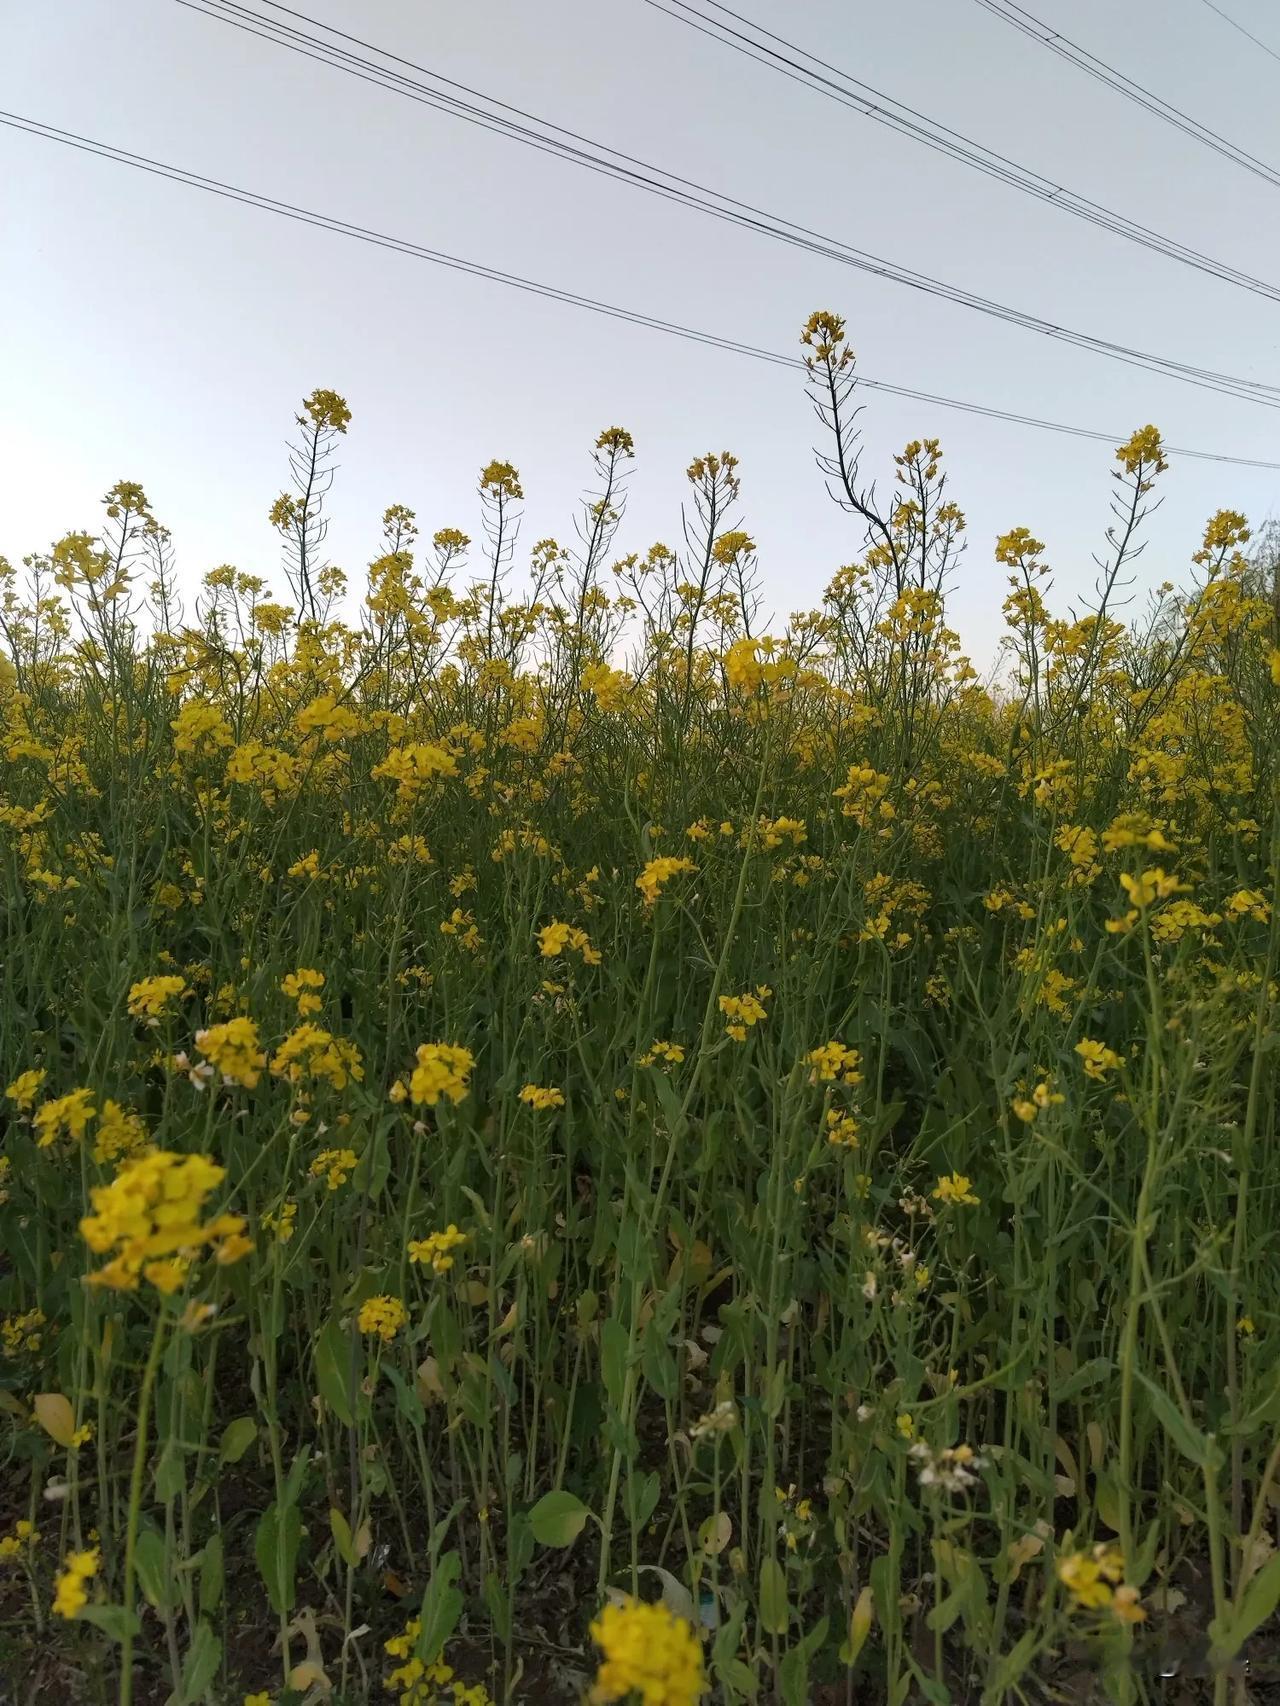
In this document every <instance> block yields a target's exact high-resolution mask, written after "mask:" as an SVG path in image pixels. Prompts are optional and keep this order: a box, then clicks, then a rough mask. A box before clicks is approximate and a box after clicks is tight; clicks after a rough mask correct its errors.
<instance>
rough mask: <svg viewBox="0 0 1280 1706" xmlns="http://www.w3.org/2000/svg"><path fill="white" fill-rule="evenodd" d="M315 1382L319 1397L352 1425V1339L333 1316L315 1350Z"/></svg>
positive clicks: (341, 1420) (348, 1424) (343, 1422)
mask: <svg viewBox="0 0 1280 1706" xmlns="http://www.w3.org/2000/svg"><path fill="white" fill-rule="evenodd" d="M315 1369H316V1385H317V1386H318V1387H319V1388H320V1396H321V1397H322V1398H323V1399H324V1401H325V1403H326V1404H327V1405H328V1406H329V1408H330V1409H331V1410H332V1411H333V1413H334V1415H335V1416H336V1417H337V1418H338V1420H339V1421H340V1422H341V1423H342V1425H343V1427H347V1428H349V1427H352V1426H353V1425H354V1423H355V1410H354V1406H353V1403H352V1392H351V1338H350V1335H349V1334H347V1333H344V1332H343V1330H342V1328H341V1326H340V1325H339V1323H338V1319H337V1317H336V1316H331V1317H330V1319H329V1320H328V1321H326V1322H325V1324H324V1326H323V1327H322V1328H321V1329H320V1334H319V1337H318V1338H317V1339H316V1352H315Z"/></svg>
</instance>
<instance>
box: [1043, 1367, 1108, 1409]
mask: <svg viewBox="0 0 1280 1706" xmlns="http://www.w3.org/2000/svg"><path fill="white" fill-rule="evenodd" d="M1113 1367H1114V1364H1113V1363H1112V1361H1111V1358H1110V1357H1091V1358H1090V1359H1089V1361H1088V1362H1082V1363H1081V1364H1080V1367H1079V1368H1078V1369H1076V1371H1075V1373H1074V1374H1069V1375H1068V1376H1067V1378H1066V1379H1065V1380H1064V1381H1063V1383H1062V1385H1061V1386H1059V1387H1058V1388H1057V1390H1056V1393H1055V1396H1056V1397H1057V1400H1058V1402H1059V1403H1060V1404H1062V1403H1065V1402H1066V1400H1067V1399H1068V1398H1074V1397H1076V1396H1077V1395H1078V1394H1079V1393H1081V1392H1087V1391H1088V1389H1089V1388H1090V1387H1091V1386H1096V1385H1097V1384H1098V1382H1099V1381H1100V1380H1105V1379H1106V1378H1107V1376H1108V1375H1109V1374H1110V1373H1111V1370H1112V1368H1113Z"/></svg>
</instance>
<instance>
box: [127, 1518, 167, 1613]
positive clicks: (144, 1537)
mask: <svg viewBox="0 0 1280 1706" xmlns="http://www.w3.org/2000/svg"><path fill="white" fill-rule="evenodd" d="M133 1567H134V1569H135V1570H136V1571H137V1575H138V1582H139V1585H140V1586H141V1588H142V1591H143V1593H144V1594H145V1595H146V1596H147V1599H148V1600H149V1601H150V1603H151V1604H152V1605H154V1606H155V1608H156V1610H157V1611H163V1610H164V1609H165V1607H166V1606H169V1605H172V1604H173V1603H174V1582H173V1577H172V1575H171V1574H170V1571H169V1563H168V1557H167V1548H166V1546H165V1543H164V1538H163V1536H162V1535H161V1534H160V1533H159V1532H158V1531H157V1530H156V1529H154V1528H144V1529H143V1530H142V1533H141V1534H139V1536H138V1543H137V1545H136V1546H135V1548H134V1553H133Z"/></svg>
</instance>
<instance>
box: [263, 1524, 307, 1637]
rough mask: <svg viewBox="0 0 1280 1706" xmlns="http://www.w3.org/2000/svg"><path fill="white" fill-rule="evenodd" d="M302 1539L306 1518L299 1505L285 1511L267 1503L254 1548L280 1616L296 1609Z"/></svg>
mask: <svg viewBox="0 0 1280 1706" xmlns="http://www.w3.org/2000/svg"><path fill="white" fill-rule="evenodd" d="M301 1538H302V1518H301V1516H300V1515H299V1514H298V1507H297V1506H296V1505H287V1506H286V1507H285V1509H284V1510H283V1511H282V1510H280V1508H279V1507H278V1506H277V1505H274V1504H272V1505H268V1506H267V1509H266V1510H265V1511H264V1512H263V1514H262V1516H261V1517H260V1518H259V1520H258V1527H257V1531H256V1533H255V1535H254V1540H253V1550H254V1556H255V1558H256V1559H257V1561H258V1569H259V1571H260V1572H261V1575H262V1579H263V1581H264V1582H265V1584H266V1588H267V1598H268V1599H269V1600H270V1601H271V1609H272V1610H273V1611H274V1612H275V1613H276V1615H277V1616H281V1615H283V1613H285V1612H286V1611H292V1610H293V1598H294V1573H295V1571H296V1570H297V1567H298V1543H299V1541H300V1540H301Z"/></svg>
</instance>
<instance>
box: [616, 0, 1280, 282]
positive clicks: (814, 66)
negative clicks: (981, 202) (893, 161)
mask: <svg viewBox="0 0 1280 1706" xmlns="http://www.w3.org/2000/svg"><path fill="white" fill-rule="evenodd" d="M643 3H644V4H645V5H646V6H649V7H651V8H652V9H653V10H654V11H655V12H661V13H663V14H664V16H666V17H668V18H671V19H673V20H674V21H675V22H676V23H679V24H684V25H686V26H687V27H688V28H690V29H692V30H696V31H697V32H698V34H699V35H703V36H707V37H708V38H709V39H710V40H712V41H715V42H719V43H720V44H721V46H723V47H727V48H731V49H732V50H733V51H734V52H735V53H739V54H741V55H742V56H743V57H744V58H746V59H750V60H753V61H754V62H755V63H756V64H758V65H763V66H765V67H766V69H768V70H770V71H774V72H776V73H778V74H779V75H780V76H783V77H786V78H788V79H789V80H790V81H791V82H793V83H799V84H800V85H801V86H802V87H804V88H807V89H810V90H811V91H812V92H813V93H814V94H818V95H823V96H825V97H826V98H827V99H828V100H832V101H835V102H836V103H837V104H838V105H840V106H843V107H846V108H848V109H849V110H850V111H852V112H856V113H858V114H860V115H861V116H862V117H863V118H869V119H872V120H873V121H874V122H875V123H877V124H883V125H886V126H887V127H888V128H889V129H890V130H893V131H896V132H897V134H898V135H900V136H906V137H909V138H911V140H913V141H915V142H920V143H923V144H924V146H925V147H926V148H930V149H932V150H933V151H934V152H935V153H938V154H941V155H943V156H944V157H946V158H948V159H951V160H955V161H958V162H959V163H960V164H961V165H964V166H969V167H971V168H973V169H974V170H975V171H978V172H981V173H982V174H983V175H984V176H985V177H988V178H992V179H994V180H995V181H996V182H997V183H1002V184H1007V185H1008V186H1009V187H1010V188H1011V189H1016V190H1020V191H1022V193H1023V194H1025V195H1030V196H1033V197H1035V199H1036V200H1037V201H1041V202H1045V203H1047V204H1048V205H1050V206H1053V207H1056V208H1060V209H1061V210H1062V211H1063V212H1064V213H1071V214H1074V215H1075V216H1076V217H1077V218H1078V219H1083V220H1085V221H1086V222H1087V223H1088V224H1090V225H1094V226H1097V227H1098V228H1099V229H1101V230H1103V231H1110V232H1111V233H1112V234H1113V235H1114V236H1117V237H1123V238H1124V239H1125V240H1126V241H1128V242H1131V243H1136V244H1139V245H1140V246H1141V247H1142V248H1144V249H1150V250H1153V251H1154V252H1155V253H1157V254H1161V255H1166V256H1167V257H1168V258H1169V259H1170V260H1175V261H1181V262H1182V263H1183V264H1184V265H1185V266H1190V267H1194V268H1196V270H1197V271H1199V272H1203V273H1208V274H1209V275H1210V276H1211V277H1213V278H1219V279H1222V280H1223V281H1224V282H1225V283H1227V284H1234V285H1237V286H1239V287H1240V288H1241V289H1244V290H1249V291H1252V292H1254V293H1255V294H1256V295H1259V296H1265V297H1269V298H1270V299H1271V300H1272V301H1280V287H1277V286H1276V285H1274V284H1269V283H1267V282H1266V280H1264V279H1259V278H1254V277H1253V276H1252V275H1251V274H1250V273H1245V272H1241V271H1240V270H1239V269H1238V268H1236V267H1232V266H1228V265H1227V264H1226V263H1225V262H1223V261H1218V260H1215V259H1214V258H1213V257H1212V256H1210V255H1206V254H1203V253H1202V252H1201V251H1200V250H1198V249H1193V248H1192V247H1191V246H1190V245H1189V244H1186V243H1181V242H1179V241H1178V240H1177V239H1176V238H1173V237H1166V236H1164V235H1163V234H1162V233H1160V232H1158V231H1153V230H1152V229H1151V228H1150V227H1149V226H1146V225H1142V224H1139V223H1138V221H1136V220H1133V219H1129V218H1127V217H1126V216H1125V215H1124V214H1122V213H1117V212H1116V211H1115V210H1114V209H1113V208H1109V207H1105V206H1103V205H1102V203H1101V202H1096V201H1093V200H1091V199H1090V198H1089V197H1088V196H1083V195H1078V194H1077V193H1076V192H1075V191H1074V190H1069V189H1067V188H1066V186H1065V185H1063V184H1059V183H1057V182H1055V181H1054V180H1053V179H1052V178H1047V177H1045V176H1044V175H1043V173H1040V172H1036V171H1033V170H1032V169H1031V168H1029V167H1026V166H1023V165H1020V164H1019V163H1018V161H1016V160H1012V159H1010V158H1009V157H1008V156H1007V155H1005V154H1001V153H999V152H998V151H997V150H995V149H992V148H987V147H986V146H985V144H983V143H981V142H975V141H974V140H973V138H972V137H968V136H965V135H963V134H962V132H960V131H958V130H953V129H952V128H951V127H950V126H949V125H945V124H942V123H940V122H939V121H937V120H935V119H931V118H929V117H928V115H927V114H925V113H921V112H919V111H918V110H917V109H916V108H914V107H910V106H908V105H907V104H906V102H904V101H899V100H897V99H896V97H894V96H892V95H887V94H885V92H884V91H883V90H882V89H877V88H874V87H873V86H872V85H871V84H870V83H867V82H864V81H863V80H862V78H860V77H855V76H854V75H853V74H852V73H851V72H849V71H844V70H842V69H841V68H840V67H839V66H836V65H833V64H831V62H830V61H829V60H826V59H822V58H820V57H819V56H818V55H817V54H814V53H810V52H809V51H808V49H807V48H803V47H800V46H799V45H798V44H797V43H795V42H793V41H788V40H787V38H786V37H785V36H780V35H777V34H776V33H775V32H774V31H773V30H768V29H765V27H764V26H763V24H757V23H756V22H755V21H754V20H753V19H751V18H747V17H744V16H743V14H742V13H741V12H736V11H734V10H733V8H732V7H731V6H725V5H721V4H720V3H719V0H704V6H705V7H709V8H710V9H711V10H712V11H714V12H715V13H717V14H719V16H715V17H713V16H710V15H709V13H708V11H707V10H705V9H702V8H700V7H699V6H697V5H692V4H690V3H689V0H643ZM1209 3H1210V0H1205V4H1206V5H1208V4H1209ZM728 19H732V20H733V23H729V22H727V21H725V20H728ZM734 24H737V25H740V26H741V28H739V29H735V28H734Z"/></svg>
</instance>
